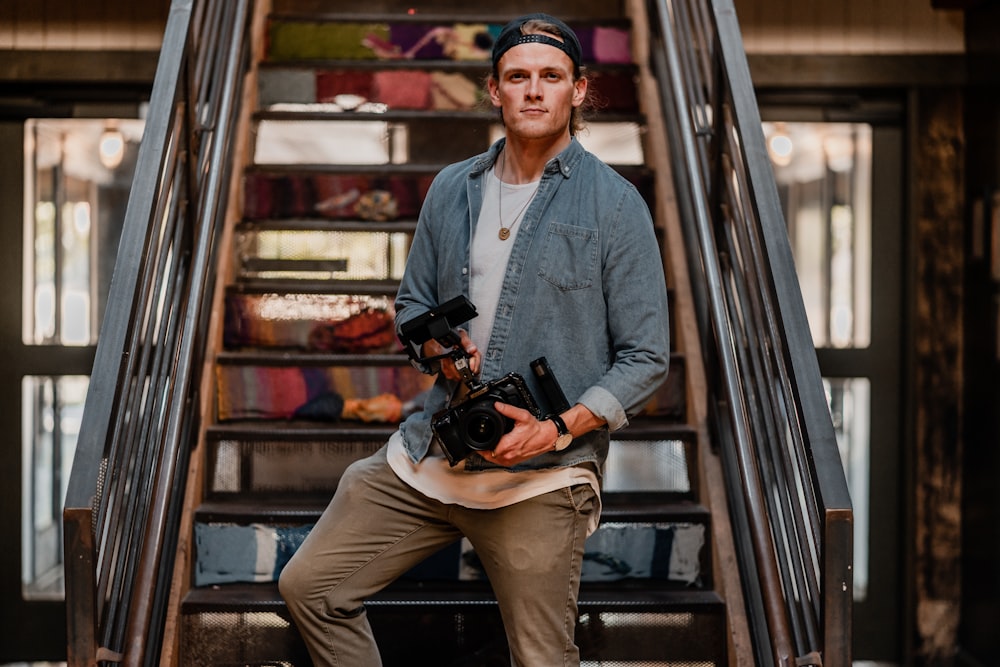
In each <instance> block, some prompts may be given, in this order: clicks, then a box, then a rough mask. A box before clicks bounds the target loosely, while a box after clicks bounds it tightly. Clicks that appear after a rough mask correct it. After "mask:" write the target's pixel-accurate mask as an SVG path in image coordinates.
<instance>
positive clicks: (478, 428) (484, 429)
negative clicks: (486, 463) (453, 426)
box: [461, 404, 513, 451]
mask: <svg viewBox="0 0 1000 667" xmlns="http://www.w3.org/2000/svg"><path fill="white" fill-rule="evenodd" d="M512 427H513V424H512V423H511V422H510V420H509V419H507V418H506V417H504V416H503V415H502V414H500V413H499V412H497V411H496V409H494V408H493V406H491V405H486V404H481V405H476V406H473V407H471V408H469V409H468V411H466V413H465V414H464V415H462V424H461V432H462V434H463V436H464V439H465V444H467V445H468V446H469V447H470V448H471V449H476V450H479V451H485V450H488V449H493V448H494V447H496V444H497V443H498V442H500V438H502V437H503V434H504V433H506V432H507V431H509V430H510V429H511V428H512Z"/></svg>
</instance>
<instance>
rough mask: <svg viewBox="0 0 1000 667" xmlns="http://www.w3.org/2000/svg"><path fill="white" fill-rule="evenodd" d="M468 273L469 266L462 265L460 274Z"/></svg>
mask: <svg viewBox="0 0 1000 667" xmlns="http://www.w3.org/2000/svg"><path fill="white" fill-rule="evenodd" d="M468 273H469V267H467V266H463V267H462V275H463V276H465V275H468Z"/></svg>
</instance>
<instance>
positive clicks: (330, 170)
mask: <svg viewBox="0 0 1000 667" xmlns="http://www.w3.org/2000/svg"><path fill="white" fill-rule="evenodd" d="M447 166H448V165H446V164H442V163H433V164H431V163H424V164H421V163H417V162H406V163H402V164H374V165H373V164H336V163H322V164H318V163H317V164H305V163H295V164H282V163H267V162H255V163H253V164H250V165H248V166H247V167H246V171H247V172H248V173H257V174H274V175H282V176H287V175H288V174H290V173H291V174H303V175H305V174H339V175H344V176H389V175H401V176H406V175H420V176H423V175H436V174H438V173H439V172H440V171H441V170H442V169H444V168H445V167H447ZM609 166H610V167H611V168H612V169H614V170H615V171H618V172H619V173H623V174H652V173H653V170H652V169H651V168H650V167H648V166H647V165H644V164H621V165H618V164H612V165H609Z"/></svg>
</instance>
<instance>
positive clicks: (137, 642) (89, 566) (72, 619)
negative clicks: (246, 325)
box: [63, 0, 250, 666]
mask: <svg viewBox="0 0 1000 667" xmlns="http://www.w3.org/2000/svg"><path fill="white" fill-rule="evenodd" d="M249 4H250V0H238V1H233V0H173V2H172V4H171V8H170V14H169V17H168V20H167V25H166V30H165V32H164V38H163V46H162V49H161V53H160V60H159V63H158V65H157V71H156V78H155V80H154V84H153V92H152V98H151V104H150V110H149V115H148V117H147V121H146V127H145V131H144V134H143V140H142V143H141V146H140V150H139V157H138V162H137V165H136V170H135V176H134V179H133V185H132V189H131V192H130V196H129V202H128V206H127V208H126V213H125V221H124V225H123V229H122V237H121V241H120V244H119V250H118V260H117V263H116V265H115V271H114V275H113V277H112V281H111V287H110V294H109V298H108V306H107V310H106V313H105V317H104V320H103V322H102V325H101V331H100V335H99V338H98V345H97V352H96V356H95V360H94V371H93V374H92V376H91V381H90V389H89V391H88V394H87V400H86V404H85V407H84V413H83V419H82V423H81V429H80V434H79V439H78V442H77V451H76V455H75V458H74V461H73V469H72V473H71V476H70V481H69V485H68V489H67V494H66V504H65V506H64V510H63V523H64V533H65V547H64V551H65V569H66V604H67V636H68V637H69V643H68V646H67V661H68V664H69V665H74V666H75V665H96V664H100V663H123V664H126V665H154V664H156V661H157V659H158V657H159V643H160V641H161V640H162V636H163V623H164V618H163V615H164V614H165V612H166V606H167V605H166V599H167V594H168V587H169V582H170V573H171V572H172V567H173V558H174V546H175V543H176V539H177V525H178V523H179V518H180V510H181V502H182V499H183V489H184V479H185V475H186V470H187V464H188V460H187V459H188V454H189V452H190V448H191V441H192V439H193V434H194V433H195V432H196V429H197V425H198V423H199V415H198V413H197V409H196V406H197V405H198V400H197V394H198V379H199V377H198V373H199V370H200V366H201V356H202V355H203V354H204V350H205V344H204V338H205V332H206V331H207V327H208V320H207V318H208V313H209V311H210V307H209V306H210V303H211V297H212V293H213V290H214V284H215V272H214V264H215V254H216V250H217V248H218V245H219V237H220V234H221V231H222V220H223V216H224V211H225V208H226V204H227V196H228V185H229V179H230V171H231V169H232V159H231V152H232V145H233V137H232V130H233V127H234V125H235V120H236V114H237V113H238V109H237V108H236V101H237V100H238V99H239V96H240V94H241V86H242V74H243V66H244V64H245V59H246V49H247V44H248V41H249V40H248V39H247V36H246V31H247V29H248V26H249Z"/></svg>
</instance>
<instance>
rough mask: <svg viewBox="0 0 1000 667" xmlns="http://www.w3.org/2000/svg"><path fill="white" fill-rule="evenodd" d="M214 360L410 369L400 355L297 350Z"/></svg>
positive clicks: (228, 354)
mask: <svg viewBox="0 0 1000 667" xmlns="http://www.w3.org/2000/svg"><path fill="white" fill-rule="evenodd" d="M215 359H216V361H217V362H218V363H220V364H228V365H235V364H247V365H259V366H294V365H301V366H409V365H410V362H409V358H408V357H407V356H406V355H405V354H403V353H401V352H400V353H399V354H376V353H365V354H338V353H334V352H310V351H305V350H299V349H276V350H240V351H233V350H229V351H224V352H219V353H218V354H217V355H216V357H215Z"/></svg>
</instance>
